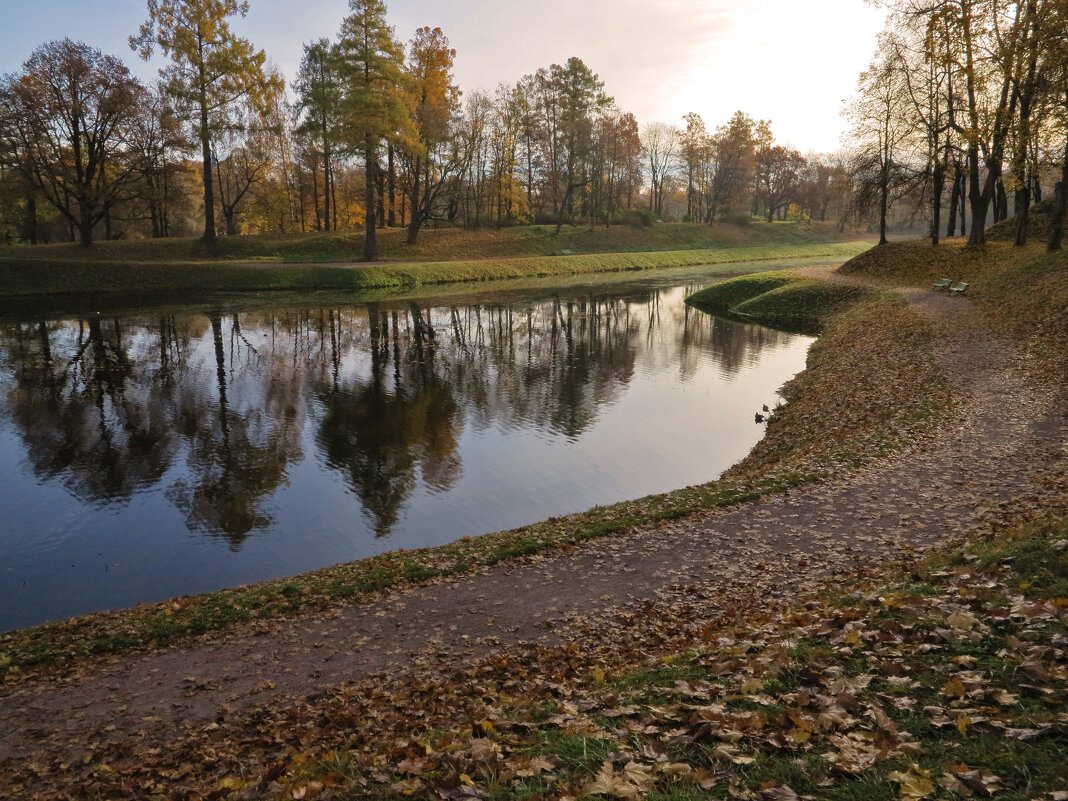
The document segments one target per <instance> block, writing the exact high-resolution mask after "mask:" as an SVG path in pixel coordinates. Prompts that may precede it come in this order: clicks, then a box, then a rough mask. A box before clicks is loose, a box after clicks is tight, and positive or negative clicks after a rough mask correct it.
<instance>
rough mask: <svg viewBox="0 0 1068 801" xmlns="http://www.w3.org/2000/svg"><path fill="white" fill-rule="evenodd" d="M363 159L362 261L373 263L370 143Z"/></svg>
mask: <svg viewBox="0 0 1068 801" xmlns="http://www.w3.org/2000/svg"><path fill="white" fill-rule="evenodd" d="M363 159H364V160H363V172H364V190H363V202H364V207H365V208H364V211H365V214H364V221H363V260H364V261H374V260H375V257H376V256H377V255H378V241H377V240H376V238H375V234H376V232H375V148H374V145H373V144H372V143H371V142H370V141H368V142H367V143H366V145H365V146H364V154H363Z"/></svg>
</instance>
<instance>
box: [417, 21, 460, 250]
mask: <svg viewBox="0 0 1068 801" xmlns="http://www.w3.org/2000/svg"><path fill="white" fill-rule="evenodd" d="M455 58H456V51H455V50H453V49H452V48H451V47H450V46H449V40H448V37H446V36H445V34H444V33H442V30H441V28H419V29H418V30H417V31H416V32H415V36H414V37H413V38H412V40H411V41H410V42H409V43H408V76H409V78H410V86H411V91H412V94H413V97H414V101H415V102H414V106H413V114H412V116H413V120H414V123H415V129H416V137H415V141H414V142H413V143H412V146H411V147H409V148H408V149H407V150H406V151H405V152H406V154H407V158H408V161H409V171H408V187H407V189H408V195H409V197H410V199H411V221H410V222H409V223H408V244H409V245H414V244H415V243H416V239H417V238H418V236H419V230H420V229H421V228H422V227H423V225H424V224H426V223H427V222H429V221H430V220H431V219H433V218H434V216H435V215H436V214H437V213H438V209H437V201H438V199H439V197H440V196H441V194H442V192H443V190H444V188H445V187H446V186H447V183H448V181H449V179H450V177H451V176H452V175H453V174H454V173H455V172H456V171H457V170H458V169H459V168H460V167H461V165H462V163H463V157H462V155H461V154H460V153H459V152H458V151H457V150H456V148H455V147H453V146H452V144H451V142H450V138H451V133H452V126H453V118H454V116H455V115H456V114H457V113H458V112H459V106H460V89H459V87H457V86H456V84H455V83H454V80H453V75H452V67H453V60H454V59H455Z"/></svg>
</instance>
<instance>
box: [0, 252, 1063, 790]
mask: <svg viewBox="0 0 1068 801" xmlns="http://www.w3.org/2000/svg"><path fill="white" fill-rule="evenodd" d="M1060 264H1061V266H1060V267H1059V269H1063V263H1060ZM810 277H811V276H810ZM887 280H889V278H888V279H887ZM988 291H990V292H991V295H990V297H994V295H993V290H988ZM905 297H907V302H906V301H903V300H901V299H900V298H898V299H896V300H895V299H893V298H885V297H879V298H875V299H874V300H873V301H871V303H870V304H865V305H862V306H857V307H855V308H854V309H853V310H851V311H850V312H848V313H847V314H845V315H844V316H841V317H838V318H836V319H835V320H834V321H833V322H832V323H831V324H830V326H829V327H828V329H827V331H826V333H825V334H824V336H823V337H822V338H821V340H820V342H819V344H818V347H817V349H816V350H815V351H814V353H813V357H812V359H811V363H810V369H809V370H808V371H806V372H805V373H803V374H802V375H801V376H799V377H798V379H797V380H796V381H795V382H793V386H792V387H791V391H790V395H789V398H790V399H789V402H788V403H787V404H786V406H785V407H784V408H783V409H781V410H780V411H778V412H776V413H775V414H774V415H773V416H772V422H771V423H770V425H769V431H768V436H767V437H766V438H765V440H764V441H763V442H762V443H761V445H760V446H759V447H758V448H757V449H756V450H755V451H754V453H753V454H752V456H751V457H750V459H748V460H747V461H746V462H745V463H743V464H742V465H740V466H739V467H738V468H736V469H735V471H733V472H732V475H731V476H729V477H728V479H727V481H728V485H730V486H734V487H736V488H738V489H739V491H741V490H744V489H745V488H746V487H749V488H750V489H751V490H754V491H755V489H756V488H757V487H758V483H759V482H765V483H764V484H761V485H760V486H761V487H762V488H763V490H762V491H769V490H770V489H773V486H772V484H774V483H777V482H781V483H780V484H779V486H780V487H787V486H792V487H794V488H793V489H789V491H779V492H775V493H772V494H770V495H768V496H767V497H765V498H763V499H760V500H750V501H747V502H744V503H741V504H740V505H735V506H732V507H729V508H723V509H719V510H714V511H711V512H708V511H701V510H702V509H705V508H707V507H703V506H702V505H701V504H702V503H703V501H702V500H701V498H702V497H705V495H707V493H710V492H713V489H711V488H710V487H711V485H710V487H705V488H687V489H686V490H680V491H679V492H680V494H677V495H676V494H671V495H669V496H657V497H656V498H650V499H642V500H640V501H635V502H633V503H632V504H630V505H628V506H626V507H625V510H624V507H623V506H620V507H612V508H611V509H610V510H602V511H599V512H598V511H597V510H594V512H593V513H588V515H587V516H572V517H571V518H565V519H561V520H557V521H548V522H547V523H546V524H544V526H543V527H540V528H537V529H535V530H533V531H531V532H528V534H529V537H530V539H531V544H530V545H529V548H528V549H527V550H524V549H523V548H520V547H519V546H516V547H517V549H518V550H517V553H524V552H526V553H528V554H530V555H527V556H520V557H519V558H514V559H508V560H505V561H501V562H499V563H495V564H489V563H487V562H482V563H477V564H474V565H473V568H474V572H472V573H470V574H468V575H463V576H456V577H450V578H448V579H444V578H439V579H436V580H433V581H431V583H429V584H428V585H426V586H422V587H418V588H414V589H408V590H403V591H390V592H386V593H383V594H382V595H381V596H375V595H371V596H364V597H363V599H362V601H361V602H360V603H358V604H343V603H338V602H336V599H335V600H334V601H330V602H326V601H323V602H322V603H308V604H303V605H302V604H301V602H300V598H301V597H302V595H303V593H304V592H305V591H307V592H313V590H312V589H310V585H309V583H307V582H301V581H294V582H293V583H292V584H291V585H287V586H291V589H290V590H288V591H282V590H279V592H280V593H281V595H282V596H283V597H286V598H289V599H290V600H292V601H293V604H292V607H291V608H290V612H288V613H285V610H284V609H280V610H270V611H269V612H266V613H264V614H262V615H260V616H258V617H257V619H255V620H253V621H252V622H251V623H245V624H239V625H235V626H233V627H232V628H231V629H230V630H229V631H228V632H225V633H222V634H215V635H210V634H209V635H204V636H203V637H201V638H199V639H196V640H190V641H186V642H181V643H179V644H177V645H175V646H173V647H171V648H168V649H162V650H159V651H148V652H145V653H140V654H135V655H131V656H119V657H112V658H107V659H100V658H78V659H75V660H74V661H72V662H70V663H68V664H67V665H66V666H65V668H64V670H62V671H59V672H56V673H53V674H50V673H49V672H48V671H45V670H42V669H40V668H34V669H31V670H28V671H27V670H22V671H19V672H13V671H10V670H9V671H8V674H7V675H8V676H9V677H12V678H14V680H13V681H10V682H8V684H9V686H8V687H7V688H6V689H5V690H4V691H3V692H2V693H0V719H3V720H4V721H5V727H4V728H2V729H0V792H3V793H6V794H7V795H10V796H14V797H27V798H36V797H39V798H62V797H70V798H126V797H128V798H140V797H160V798H189V799H192V798H211V799H222V798H227V797H231V796H232V797H235V798H261V797H263V798H325V797H334V798H378V797H393V796H395V797H401V798H403V797H408V798H464V797H489V798H501V799H509V798H517V799H518V798H549V799H564V798H583V797H589V798H599V797H600V798H606V797H619V798H637V797H645V798H654V799H667V798H673V799H686V798H705V797H735V798H756V799H763V798H767V799H790V798H794V797H805V796H807V797H811V798H843V799H846V798H850V799H851V798H860V797H865V798H866V797H871V798H888V799H889V798H895V797H899V798H903V799H910V798H925V797H931V798H935V797H940V798H954V797H960V796H968V795H975V796H978V797H985V796H987V795H994V796H995V797H1004V798H1006V799H1016V798H1019V799H1038V798H1042V799H1047V801H1053V800H1054V799H1058V798H1063V797H1065V796H1064V795H1062V794H1063V793H1065V792H1068V777H1066V775H1065V765H1066V764H1068V753H1066V743H1068V738H1066V734H1065V731H1066V724H1068V721H1066V720H1065V712H1064V709H1065V707H1064V706H1063V704H1064V700H1065V698H1064V695H1065V686H1066V664H1068V659H1066V653H1068V650H1066V649H1068V646H1066V637H1068V635H1066V631H1065V614H1066V612H1065V610H1066V608H1068V602H1065V601H1064V598H1065V596H1066V595H1068V592H1066V590H1068V568H1066V564H1065V561H1066V557H1065V552H1066V548H1068V531H1066V528H1068V527H1066V524H1065V519H1066V515H1068V508H1066V491H1065V488H1066V485H1068V482H1066V479H1065V460H1064V457H1065V442H1066V431H1068V428H1066V425H1065V414H1064V410H1065V404H1064V400H1065V398H1064V393H1063V383H1062V382H1063V374H1057V373H1055V372H1051V371H1050V370H1049V369H1048V368H1049V365H1051V364H1055V363H1056V359H1052V358H1050V357H1049V353H1048V352H1049V351H1056V352H1060V351H1061V350H1062V349H1063V348H1064V346H1065V343H1064V339H1065V330H1064V329H1061V330H1060V332H1059V335H1058V334H1057V331H1056V328H1053V329H1052V330H1053V331H1054V334H1053V339H1052V340H1047V342H1046V343H1045V349H1044V351H1043V352H1042V353H1036V352H1035V348H1034V344H1035V342H1036V340H1035V339H1034V338H1032V337H1030V336H1028V337H1024V336H1021V335H1020V333H1019V330H1018V329H1016V328H1014V327H1013V325H1009V324H1007V323H1006V324H1002V323H1000V322H999V319H1002V318H999V317H998V315H997V314H996V313H988V314H986V316H984V314H983V313H981V311H979V310H977V309H976V307H975V305H974V304H972V303H971V302H969V301H968V300H965V299H960V298H946V297H944V296H941V295H936V294H934V293H931V292H930V291H928V290H922V291H909V292H906V293H905ZM982 297H983V295H982V293H980V294H978V295H977V301H981V299H982ZM1003 297H1004V296H1003ZM1057 302H1059V300H1058V298H1057V296H1056V295H1055V293H1054V294H1050V295H1047V304H1048V305H1050V306H1055V304H1056V303H1057ZM982 308H983V306H982V303H981V302H980V303H979V309H982ZM1043 308H1044V307H1043ZM1005 319H1007V317H1006V318H1005ZM813 477H820V478H822V479H823V481H822V482H821V483H816V484H812V483H808V484H804V485H800V484H799V483H798V482H801V481H804V480H808V481H811V479H812V478H813ZM730 482H737V483H736V484H730ZM756 494H759V493H756ZM735 500H737V498H735ZM648 508H655V509H658V510H660V512H662V514H659V515H657V516H652V517H648V518H643V517H642V515H643V514H646V513H647V511H648ZM590 515H592V516H590ZM597 515H602V517H597ZM609 521H615V522H617V523H620V528H618V529H616V528H611V526H610V522H609ZM585 527H592V528H593V529H595V530H596V533H599V534H600V535H602V536H600V538H598V539H588V538H587V537H583V536H581V535H580V534H579V533H578V532H582V531H585V530H587V529H586V528H585ZM598 527H601V528H600V529H598ZM606 533H611V534H612V536H604V535H605V534H606ZM541 537H544V538H545V539H544V540H538V538H541ZM553 537H557V539H552V538H553ZM954 540H955V541H958V542H959V543H961V545H960V547H959V549H958V550H957V551H955V552H951V553H950V554H949V555H948V556H944V557H942V558H941V561H935V562H931V561H929V560H928V559H927V558H926V557H924V553H925V552H926V551H927V550H928V549H930V548H932V547H940V545H941V544H943V543H946V542H947V541H954ZM509 542H512V543H513V545H514V541H512V540H509ZM550 546H555V547H550ZM463 547H468V546H466V545H464V546H463ZM472 547H473V546H472ZM510 547H511V546H510ZM524 547H526V546H524ZM424 556H425V555H419V554H415V555H408V554H406V555H403V556H397V557H395V559H396V560H397V562H398V564H399V565H400V564H403V565H408V567H404V568H403V571H407V572H411V571H415V572H419V570H424V569H426V565H424V564H423V562H421V561H419V560H420V559H422V558H424ZM439 556H440V555H438V556H435V557H433V558H438V557H439ZM936 556H937V555H936ZM409 560H412V561H409ZM413 565H415V567H413ZM397 569H401V568H397ZM416 578H418V577H417V576H416ZM383 586H388V585H386V584H384V585H383ZM175 605H176V606H177V607H178V609H177V610H172V612H173V614H174V615H180V614H181V607H182V602H176V604H175ZM121 620H122V618H121V616H119V617H117V618H115V619H114V620H113V621H112V622H113V623H114V625H115V626H120V625H121ZM57 633H61V632H57ZM120 634H121V630H119V629H116V630H115V631H114V632H113V635H114V636H119V635H120ZM12 642H13V641H11V640H8V641H6V642H5V644H4V645H5V647H7V646H10V645H11V644H12ZM14 644H15V645H16V646H18V642H14ZM38 644H39V645H41V643H38ZM35 672H37V673H38V675H37V676H36V677H34V676H33V675H32V674H33V673H35Z"/></svg>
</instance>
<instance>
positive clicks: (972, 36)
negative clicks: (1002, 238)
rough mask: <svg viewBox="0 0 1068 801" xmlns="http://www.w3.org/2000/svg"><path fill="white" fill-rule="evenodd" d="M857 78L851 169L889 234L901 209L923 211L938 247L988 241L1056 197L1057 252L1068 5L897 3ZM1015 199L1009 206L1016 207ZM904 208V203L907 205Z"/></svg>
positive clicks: (1018, 234)
mask: <svg viewBox="0 0 1068 801" xmlns="http://www.w3.org/2000/svg"><path fill="white" fill-rule="evenodd" d="M888 5H889V6H890V7H891V15H890V17H889V20H888V23H887V26H886V29H885V31H884V32H883V34H882V35H881V36H880V39H879V44H878V49H877V51H876V54H875V57H874V59H873V61H872V63H871V66H870V67H869V68H868V69H867V70H866V71H865V72H864V73H863V74H862V75H861V76H860V82H859V90H858V98H857V101H856V103H854V104H853V106H852V108H851V110H850V114H851V117H852V121H853V130H852V145H853V162H854V164H855V167H856V173H857V187H858V190H859V193H860V196H859V197H858V201H859V203H860V205H862V206H865V207H868V208H873V209H877V210H878V211H879V217H880V220H881V228H882V230H883V233H884V236H885V230H886V226H887V220H888V218H889V216H890V214H891V213H892V208H893V207H894V205H895V204H898V205H899V206H911V207H912V209H913V211H917V210H918V211H920V216H921V217H922V218H923V219H924V220H925V222H926V224H927V229H928V231H929V233H930V236H931V238H932V240H933V241H934V242H937V241H938V238H939V232H940V231H941V230H943V229H944V231H945V233H946V234H947V235H949V236H953V235H954V233H955V232H956V230H957V228H958V225H959V229H960V231H961V233H962V234H963V233H965V228H966V226H967V234H968V237H969V241H970V242H971V243H972V244H981V243H982V242H983V241H984V238H985V231H984V229H985V226H986V224H987V223H988V222H989V221H995V222H996V221H1001V220H1006V219H1007V218H1008V217H1009V216H1010V214H1015V217H1016V224H1015V240H1016V243H1017V244H1019V245H1023V244H1025V243H1026V241H1027V238H1028V233H1029V231H1030V230H1031V229H1032V228H1033V227H1034V226H1032V225H1030V224H1029V223H1030V219H1029V218H1030V216H1031V209H1032V207H1033V206H1034V204H1036V203H1039V202H1041V201H1043V199H1044V196H1045V193H1046V190H1048V189H1052V190H1053V197H1052V198H1051V199H1049V200H1050V202H1049V203H1048V204H1047V205H1046V209H1047V210H1048V213H1049V225H1048V226H1047V228H1048V246H1049V247H1050V249H1057V248H1059V247H1060V244H1061V239H1062V236H1063V229H1064V210H1065V186H1066V185H1068V0H1024V1H1023V2H1003V1H1002V0H997V2H995V1H994V0H923V2H920V1H919V0H892V2H890V3H888ZM1010 198H1011V208H1010ZM902 201H906V202H905V203H902Z"/></svg>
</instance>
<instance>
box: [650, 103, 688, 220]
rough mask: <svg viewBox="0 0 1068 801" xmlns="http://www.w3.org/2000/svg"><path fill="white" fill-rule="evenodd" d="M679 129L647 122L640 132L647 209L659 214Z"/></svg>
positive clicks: (659, 123)
mask: <svg viewBox="0 0 1068 801" xmlns="http://www.w3.org/2000/svg"><path fill="white" fill-rule="evenodd" d="M678 140H679V130H678V128H676V127H675V126H673V125H668V124H667V123H664V122H650V123H647V124H646V126H645V128H644V129H643V130H642V133H641V142H642V151H643V153H644V154H645V163H646V166H647V167H648V169H649V209H650V210H651V211H652V212H654V213H655V214H657V215H658V216H659V214H660V212H661V210H662V209H663V204H664V182H665V180H666V179H667V177H668V174H669V173H670V172H671V169H672V167H673V164H674V161H675V151H676V149H677V147H678Z"/></svg>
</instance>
